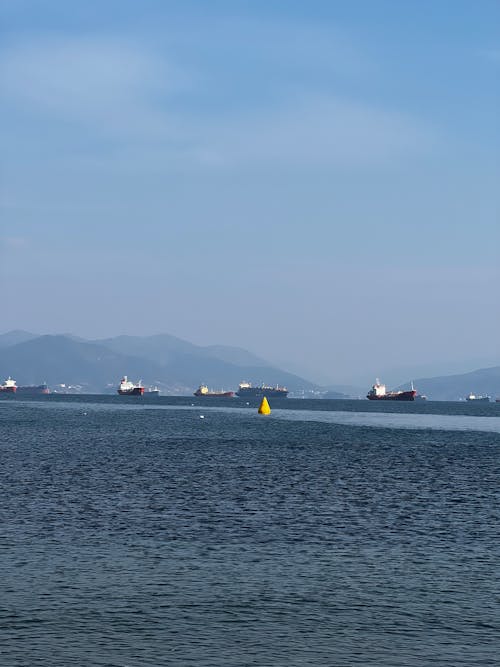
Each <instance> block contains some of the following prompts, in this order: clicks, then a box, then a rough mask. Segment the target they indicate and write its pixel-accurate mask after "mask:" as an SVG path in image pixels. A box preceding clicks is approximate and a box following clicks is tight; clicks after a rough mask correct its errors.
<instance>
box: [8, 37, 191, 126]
mask: <svg viewBox="0 0 500 667" xmlns="http://www.w3.org/2000/svg"><path fill="white" fill-rule="evenodd" d="M185 81H186V80H185V79H184V76H183V74H182V73H181V72H180V71H179V70H178V68H175V67H173V66H172V65H170V64H169V63H167V62H165V61H164V60H163V59H160V58H156V57H155V56H153V55H152V54H150V53H148V52H147V51H145V50H143V49H139V48H136V47H133V46H130V44H125V43H123V42H120V41H117V40H113V39H97V38H96V39H89V38H85V39H72V40H70V39H67V40H54V41H51V42H47V41H43V42H38V43H35V44H32V45H19V46H17V47H16V48H13V49H11V50H9V51H6V52H4V53H3V56H2V63H1V67H0V83H1V87H2V90H3V94H4V100H5V101H6V102H9V101H10V102H11V103H13V104H14V105H16V104H17V105H18V106H23V107H24V110H25V111H26V112H28V113H29V112H31V113H33V114H46V115H49V116H51V117H52V118H54V119H55V120H59V121H61V122H65V123H68V122H69V123H72V122H73V123H78V124H81V125H85V126H88V127H90V128H93V129H94V130H95V129H99V130H100V131H101V132H102V133H108V134H111V135H115V134H117V133H121V132H127V133H131V134H132V135H135V134H138V135H142V136H144V137H145V136H147V135H148V134H149V135H157V134H158V133H162V132H165V131H166V130H167V129H168V119H167V118H166V117H165V114H163V113H160V111H159V110H158V109H157V108H156V105H155V103H154V101H153V98H154V97H155V96H158V95H165V96H166V95H168V94H171V93H172V91H173V90H174V89H176V88H177V87H182V86H183V85H184V84H185Z"/></svg>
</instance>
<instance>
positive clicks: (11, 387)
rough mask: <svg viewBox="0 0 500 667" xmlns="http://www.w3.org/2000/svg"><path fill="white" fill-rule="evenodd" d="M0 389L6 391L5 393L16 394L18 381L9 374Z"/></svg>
mask: <svg viewBox="0 0 500 667" xmlns="http://www.w3.org/2000/svg"><path fill="white" fill-rule="evenodd" d="M0 391H1V392H4V393H5V394H15V393H16V391H17V384H16V381H15V380H13V379H12V378H11V377H10V375H9V377H8V378H7V379H6V380H5V382H4V383H3V384H1V385H0Z"/></svg>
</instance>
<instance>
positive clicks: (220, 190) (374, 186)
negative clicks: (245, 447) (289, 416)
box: [0, 0, 500, 383]
mask: <svg viewBox="0 0 500 667" xmlns="http://www.w3.org/2000/svg"><path fill="white" fill-rule="evenodd" d="M0 24H1V26H2V27H1V35H0V36H1V45H2V46H1V47H0V90H1V94H2V105H1V111H0V114H1V135H2V160H1V205H2V217H1V220H2V222H1V229H0V253H1V257H0V260H1V267H2V268H1V275H0V277H1V282H2V289H1V292H0V308H1V313H2V329H3V330H8V329H12V328H25V329H28V330H32V331H37V332H47V333H50V332H60V331H68V332H73V333H75V334H79V335H83V336H92V337H98V336H108V335H114V334H119V333H131V334H140V333H144V334H151V333H157V332H160V331H166V332H169V333H173V334H175V335H178V336H181V337H184V338H187V339H189V340H191V341H193V342H195V343H200V344H211V343H223V344H233V345H240V346H242V347H246V348H247V349H250V350H252V351H254V352H257V353H259V354H260V355H261V356H265V357H266V356H267V357H268V358H269V359H271V360H272V361H275V362H277V363H281V364H283V365H286V366H287V367H288V368H290V369H294V370H298V371H300V372H302V373H305V374H307V375H308V376H310V377H312V378H315V379H318V380H324V381H330V382H336V381H338V382H346V381H353V382H367V381H368V380H370V379H371V378H372V376H374V375H378V376H380V377H382V378H383V379H384V380H386V382H388V383H396V382H399V381H400V380H404V379H407V378H408V375H407V374H408V373H412V374H416V375H418V374H426V373H427V372H434V371H435V372H446V371H447V370H449V371H450V372H453V371H455V370H467V369H472V368H473V367H474V365H476V364H479V365H482V364H500V352H499V345H498V331H499V325H500V315H499V313H500V308H499V298H498V284H499V278H500V269H499V265H500V261H499V260H500V258H499V254H500V243H499V241H500V238H499V237H500V233H499V222H500V221H499V195H498V182H499V175H500V174H499V171H500V169H499V161H498V156H499V148H500V146H499V143H500V142H499V120H498V119H499V117H500V114H499V110H500V109H499V90H500V88H499V83H500V81H499V77H500V4H499V3H498V2H489V1H488V0H481V1H480V2H472V1H470V2H455V1H453V2H452V1H451V0H449V1H445V0H443V1H441V2H430V1H429V2H425V1H424V2H416V1H415V2H404V3H402V2H396V1H393V2H383V1H382V0H379V1H377V2H373V1H368V0H367V1H365V2H362V1H354V2H340V1H338V2H327V1H325V2H322V1H319V0H316V1H314V0H312V1H311V2H308V3H304V2H293V1H287V2H284V1H281V2H278V1H275V2H269V1H262V2H259V1H258V0H253V1H252V2H238V0H234V1H232V2H217V1H213V2H194V1H189V0H187V1H186V0H184V1H182V2H181V1H179V2H167V1H166V2H160V1H157V2H153V1H147V0H146V1H144V2H138V1H135V2H130V1H129V2H127V1H125V2H124V1H122V0H120V1H115V0H108V1H107V2H92V1H89V2H86V3H68V2H62V1H61V2H56V1H52V2H44V1H43V0H41V1H37V2H33V1H23V0H17V1H16V2H14V1H13V0H12V1H9V0H6V1H5V2H3V3H2V5H1V7H0Z"/></svg>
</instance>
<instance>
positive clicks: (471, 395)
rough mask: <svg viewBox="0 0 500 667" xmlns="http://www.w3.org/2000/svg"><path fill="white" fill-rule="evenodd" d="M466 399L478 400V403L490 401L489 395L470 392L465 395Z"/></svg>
mask: <svg viewBox="0 0 500 667" xmlns="http://www.w3.org/2000/svg"><path fill="white" fill-rule="evenodd" d="M465 400H466V401H479V402H480V403H489V402H490V397H489V396H476V394H473V393H472V392H471V393H470V394H469V395H468V396H466V397H465Z"/></svg>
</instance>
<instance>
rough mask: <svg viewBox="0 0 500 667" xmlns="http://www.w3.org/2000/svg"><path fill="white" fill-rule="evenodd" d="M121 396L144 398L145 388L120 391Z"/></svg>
mask: <svg viewBox="0 0 500 667" xmlns="http://www.w3.org/2000/svg"><path fill="white" fill-rule="evenodd" d="M118 394H119V395H120V396H142V395H143V394H144V387H134V388H133V389H118Z"/></svg>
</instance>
